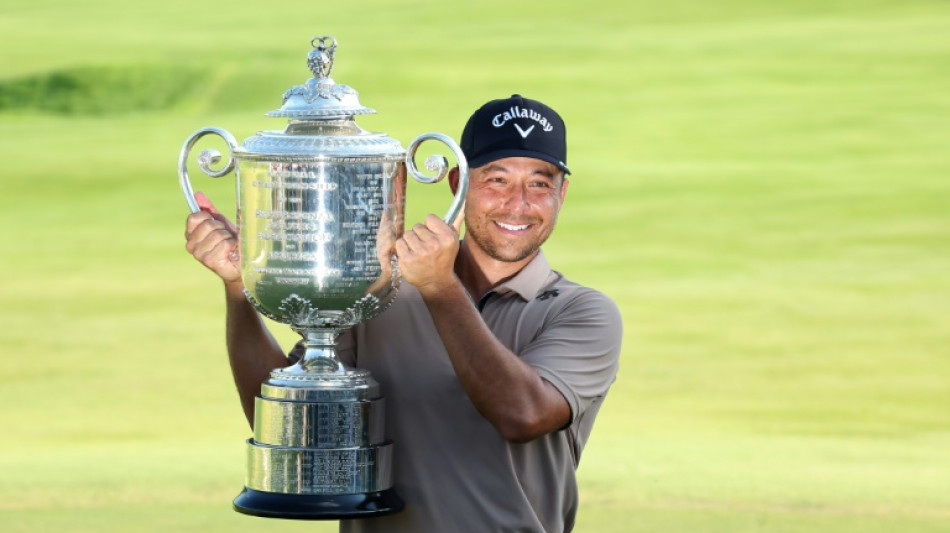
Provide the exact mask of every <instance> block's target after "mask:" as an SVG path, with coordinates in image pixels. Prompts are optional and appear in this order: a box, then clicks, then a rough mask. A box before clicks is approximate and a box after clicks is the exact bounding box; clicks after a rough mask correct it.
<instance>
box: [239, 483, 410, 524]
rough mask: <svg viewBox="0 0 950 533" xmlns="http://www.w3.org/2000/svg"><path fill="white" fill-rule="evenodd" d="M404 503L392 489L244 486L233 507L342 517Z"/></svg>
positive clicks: (270, 514)
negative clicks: (305, 490)
mask: <svg viewBox="0 0 950 533" xmlns="http://www.w3.org/2000/svg"><path fill="white" fill-rule="evenodd" d="M404 506H405V504H404V503H403V501H402V499H400V498H399V496H398V495H397V494H396V491H395V490H393V489H386V490H382V491H379V492H367V493H361V494H335V495H324V494H283V493H277V492H263V491H259V490H254V489H249V488H246V487H245V488H244V490H243V491H241V493H240V494H238V496H237V498H235V499H234V510H235V511H237V512H239V513H244V514H247V515H252V516H260V517H263V518H285V519H289V520H341V519H346V518H370V517H375V516H385V515H388V514H393V513H398V512H399V511H402V509H403V507H404Z"/></svg>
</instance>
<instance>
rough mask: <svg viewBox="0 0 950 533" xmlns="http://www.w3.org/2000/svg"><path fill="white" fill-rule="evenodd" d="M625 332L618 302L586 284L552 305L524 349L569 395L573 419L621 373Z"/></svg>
mask: <svg viewBox="0 0 950 533" xmlns="http://www.w3.org/2000/svg"><path fill="white" fill-rule="evenodd" d="M564 296H568V295H567V294H562V295H561V297H562V298H563V297H564ZM622 337H623V320H622V318H621V316H620V310H619V309H618V308H617V305H616V304H615V303H614V302H613V301H612V300H611V299H610V298H608V297H607V296H605V295H603V294H601V293H599V292H597V291H595V290H593V289H581V290H580V292H579V294H577V295H576V296H575V297H573V298H569V299H568V300H567V301H566V303H565V304H562V305H561V306H560V307H559V308H557V309H554V310H553V312H552V313H551V315H550V316H549V317H548V318H547V319H546V320H545V323H544V324H543V326H542V329H541V331H540V332H539V334H538V336H537V338H536V339H535V340H533V341H532V342H530V343H529V344H528V345H527V346H526V347H525V348H524V349H523V350H522V351H521V353H520V354H519V355H520V356H521V358H522V360H523V361H525V362H526V363H528V364H530V365H531V366H532V367H534V368H535V369H536V370H537V371H538V374H539V375H540V376H541V377H542V378H544V379H545V380H547V381H549V382H550V383H551V384H552V385H554V387H555V388H557V389H558V391H560V393H561V394H562V395H563V396H564V398H565V399H566V400H567V402H568V404H569V405H570V407H571V423H573V422H574V421H576V420H577V419H578V418H579V417H580V416H581V415H583V413H584V412H585V411H586V410H587V408H588V407H590V406H591V405H592V404H593V403H595V402H598V401H599V400H601V399H602V398H603V397H604V396H605V395H606V394H607V390H608V389H609V388H610V385H611V384H612V383H613V382H614V380H615V379H616V376H617V370H618V368H619V360H620V347H621V339H622Z"/></svg>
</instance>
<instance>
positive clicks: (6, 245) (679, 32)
mask: <svg viewBox="0 0 950 533" xmlns="http://www.w3.org/2000/svg"><path fill="white" fill-rule="evenodd" d="M291 15H293V16H291ZM948 24H950V6H948V4H947V3H946V2H943V1H939V0H910V1H903V2H900V1H896V0H893V1H884V0H852V1H843V0H842V1H817V0H815V1H808V0H801V1H782V2H755V1H752V0H728V1H726V0H720V1H716V2H705V3H702V2H687V1H685V0H672V1H667V2H661V3H657V2H633V3H629V2H620V1H595V2H584V3H578V2H545V3H535V2H527V3H511V2H497V1H490V2H478V3H474V2H473V3H470V4H456V3H448V2H445V3H428V2H414V1H409V0H401V1H395V2H393V1H389V2H382V1H378V2H369V1H361V2H355V1H354V2H348V3H341V4H340V5H334V6H333V8H332V9H330V7H329V6H327V5H325V4H315V3H312V2H311V3H304V2H290V3H287V2H285V3H282V4H280V5H279V6H278V5H261V4H255V3H251V2H238V3H236V4H235V3H231V4H220V3H217V2H210V1H206V0H198V1H189V2H180V1H169V2H162V3H160V4H154V5H151V4H150V5H143V6H132V5H131V4H128V3H127V2H125V3H123V2H117V1H101V2H91V3H85V4H83V3H67V2H63V1H62V0H48V1H39V2H38V1H31V2H25V1H15V2H6V3H5V4H4V7H2V8H0V43H2V44H3V45H4V47H3V49H4V53H3V54H0V101H2V105H0V107H2V109H0V161H3V162H4V164H5V167H4V171H5V175H4V179H3V193H2V194H0V227H2V228H3V237H4V238H3V239H0V279H2V280H3V283H0V303H2V305H0V324H2V327H0V350H2V353H3V357H0V424H2V427H3V429H4V430H5V435H4V439H3V443H2V444H0V471H2V472H3V473H2V475H0V524H2V526H0V527H2V529H3V531H5V532H6V531H11V532H19V531H57V532H82V531H97V532H98V531H122V532H124V531H153V530H154V531H163V532H164V531H244V530H247V531H250V530H258V529H261V528H270V529H274V530H279V531H298V530H299V531H303V530H307V531H333V530H334V528H333V526H332V524H311V523H292V522H283V521H278V522H275V521H265V520H261V519H254V518H248V517H244V516H242V515H238V514H236V513H234V512H232V511H231V510H230V499H231V498H233V496H234V495H236V494H237V492H238V491H239V489H240V486H241V483H242V479H243V470H242V469H243V458H242V445H243V439H244V438H246V437H247V435H248V430H247V428H246V424H245V422H244V420H243V416H242V415H241V413H240V412H239V408H238V404H237V401H236V395H235V393H234V391H233V385H232V384H231V382H230V376H229V372H228V368H227V362H226V354H225V353H224V346H223V332H222V330H223V323H222V320H223V318H222V305H221V304H222V298H221V296H222V295H221V290H220V288H219V287H218V285H217V282H216V281H215V279H214V277H213V276H212V275H211V274H210V273H208V272H206V271H204V270H203V269H202V268H200V267H199V266H197V265H196V264H195V263H194V261H193V260H192V259H190V257H189V256H188V255H187V254H186V253H185V252H184V249H183V244H184V240H183V237H182V233H183V220H184V216H185V212H186V207H185V202H184V200H183V198H182V197H181V194H180V191H179V190H178V186H177V176H175V165H176V159H177V156H178V150H179V149H180V147H181V144H182V142H183V141H184V139H185V138H186V137H187V135H189V134H190V133H191V132H192V131H194V130H195V129H197V128H199V127H202V126H206V125H218V126H222V127H225V128H227V129H229V130H230V131H231V132H232V133H234V134H235V135H236V136H237V137H238V138H239V139H243V138H246V137H249V136H251V135H253V134H254V132H256V131H258V130H261V129H275V128H280V127H282V124H283V122H282V121H280V120H277V119H271V118H267V117H264V116H263V113H264V112H266V111H268V110H270V109H273V108H275V107H278V106H279V103H280V100H279V99H280V95H281V94H282V93H283V91H284V90H285V89H287V88H288V87H289V86H290V85H292V84H296V83H300V82H302V81H303V80H305V79H306V78H307V71H306V68H305V66H304V62H303V58H304V54H305V52H306V48H307V46H308V42H309V39H310V38H311V37H312V36H313V35H317V34H326V33H329V34H333V35H335V36H336V37H337V38H338V39H339V41H340V49H339V51H338V54H337V61H338V66H337V68H336V69H335V70H334V78H335V79H336V80H337V81H338V82H341V83H346V84H349V85H352V86H353V87H354V88H356V89H357V90H359V91H360V93H361V99H362V102H363V103H364V104H365V105H368V106H370V107H374V108H376V109H378V110H379V114H378V115H375V116H371V117H364V118H361V119H360V121H359V122H360V124H361V125H363V126H364V127H365V128H367V129H373V130H378V131H385V132H387V133H389V134H390V135H392V136H394V137H396V138H398V139H400V140H402V142H403V144H404V145H405V144H407V143H408V141H409V140H410V139H411V138H412V137H413V136H415V135H416V134H419V133H422V132H424V131H443V132H445V133H448V134H450V135H452V136H454V137H456V138H457V137H458V136H459V133H460V129H461V125H462V124H463V122H464V120H465V118H467V116H468V113H469V112H470V111H471V109H472V108H473V107H474V106H476V105H479V104H480V103H482V102H483V101H484V100H487V99H490V98H496V97H500V96H505V95H506V94H510V93H512V92H520V93H522V94H525V95H526V96H530V97H534V98H538V99H541V100H544V101H546V102H548V103H550V104H551V105H552V106H554V107H555V108H557V109H559V110H561V111H562V113H563V115H564V116H565V118H566V120H567V122H568V124H569V127H570V133H569V138H570V145H571V153H570V159H569V164H570V166H571V168H572V170H573V171H574V175H573V176H572V182H571V186H570V189H569V194H568V201H567V205H566V207H565V210H564V212H563V213H562V215H561V224H560V225H559V228H558V230H557V232H556V233H555V235H554V237H553V238H552V240H551V242H550V243H549V244H548V245H547V246H546V247H545V249H546V253H547V255H548V257H549V259H550V260H551V261H552V263H554V264H555V265H556V266H557V267H558V268H559V269H560V270H562V271H563V272H565V273H566V274H567V275H568V276H569V277H571V278H573V279H576V280H578V281H582V282H585V283H588V284H590V285H593V286H595V287H597V288H599V289H601V290H602V291H604V292H606V293H607V294H610V295H611V296H613V297H614V298H615V299H616V300H617V302H618V304H619V305H620V308H621V311H622V312H623V314H624V319H625V328H626V337H625V345H624V352H623V356H622V361H621V362H622V368H621V373H620V376H619V378H618V381H617V383H616V384H615V385H614V388H613V390H612V392H611V396H610V397H609V398H608V400H607V403H606V405H605V407H604V409H603V410H602V412H601V415H600V419H599V422H598V426H597V428H596V429H595V431H594V434H593V437H592V439H591V441H590V443H589V446H588V448H587V449H586V451H585V454H584V458H583V461H582V463H581V469H580V474H579V475H580V479H581V485H582V486H581V494H582V499H583V504H582V508H581V514H580V518H579V525H578V530H579V531H598V532H600V531H604V532H611V531H616V532H621V531H622V532H627V531H642V532H687V531H688V532H693V531H723V532H726V531H728V532H736V531H742V532H753V531H754V532H770V533H771V532H806V531H808V532H811V531H836V532H837V531H841V532H859V531H860V532H891V531H902V532H909V531H914V532H928V531H944V530H946V529H947V528H948V526H950V511H948V509H950V483H948V482H947V480H950V454H948V453H947V452H946V450H947V449H948V445H950V431H948V429H947V428H948V427H950V409H948V407H947V406H950V387H948V386H947V376H948V375H950V358H948V353H950V352H948V346H950V318H948V317H950V240H948V239H947V235H948V229H950V211H948V209H947V206H948V198H950V181H948V180H947V176H948V175H950V156H948V155H947V154H948V153H950V152H948V148H947V147H948V140H950V138H948V132H950V71H948V70H947V68H946V67H947V60H948V57H950V33H948V32H947V30H946V28H947V27H948ZM50 80H59V81H58V82H56V83H51V82H50ZM63 80H67V81H69V80H72V81H69V83H65V82H64V81H63ZM193 80H200V82H199V83H198V84H197V85H195V84H194V83H193ZM51 86H55V87H56V88H57V90H51V89H49V87H51ZM44 87H45V88H46V89H43V88H44ZM70 87H73V88H74V89H73V90H63V89H69V88H70ZM76 87H78V88H81V90H80V89H76ZM11 88H12V89H11ZM24 88H26V89H28V90H25V89H24ZM11 95H12V96H11ZM10 98H12V99H13V101H14V102H15V103H14V104H13V105H11V104H10V103H9V102H10ZM16 102H19V104H16ZM64 102H65V103H64ZM193 179H194V181H195V186H196V188H199V189H202V190H205V191H207V192H208V193H209V195H210V196H211V197H212V198H214V199H215V200H216V201H217V203H218V204H219V205H221V206H225V210H227V209H228V208H227V206H230V205H233V201H234V200H233V176H229V177H226V178H223V179H221V180H217V181H215V180H211V179H208V178H206V177H204V176H202V175H199V173H198V172H197V171H195V172H193ZM410 189H411V190H410V192H409V195H410V198H409V203H410V211H411V213H410V217H415V218H417V219H421V217H422V216H423V214H424V213H425V212H428V211H436V212H440V213H441V212H442V211H443V210H444V209H445V207H446V206H447V204H448V201H449V199H448V194H447V192H446V191H445V190H444V189H442V188H441V187H433V186H422V185H416V184H413V185H412V186H411V187H410ZM275 333H277V334H278V336H279V337H280V339H281V340H282V342H284V343H287V344H289V343H291V342H292V341H293V335H292V333H291V332H289V330H287V328H284V327H279V326H278V327H275Z"/></svg>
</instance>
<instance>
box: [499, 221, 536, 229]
mask: <svg viewBox="0 0 950 533" xmlns="http://www.w3.org/2000/svg"><path fill="white" fill-rule="evenodd" d="M495 224H498V226H499V227H500V228H501V229H506V230H508V231H524V230H526V229H528V226H530V224H505V223H504V222H498V221H497V220H496V221H495Z"/></svg>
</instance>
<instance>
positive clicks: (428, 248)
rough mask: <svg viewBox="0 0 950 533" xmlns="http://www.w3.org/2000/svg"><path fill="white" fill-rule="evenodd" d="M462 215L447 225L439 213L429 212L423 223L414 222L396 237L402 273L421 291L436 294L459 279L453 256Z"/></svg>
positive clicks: (457, 241)
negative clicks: (407, 229)
mask: <svg viewBox="0 0 950 533" xmlns="http://www.w3.org/2000/svg"><path fill="white" fill-rule="evenodd" d="M462 218H463V217H458V220H456V222H455V223H454V224H453V225H451V226H450V225H448V224H446V223H445V221H443V220H442V219H441V218H439V217H438V216H436V215H429V216H428V217H426V222H425V224H416V225H415V226H413V227H412V229H410V230H409V231H407V232H406V233H405V234H404V235H403V236H402V238H401V239H399V240H398V241H396V256H397V257H399V270H400V272H401V273H402V277H403V279H405V280H406V281H407V282H409V283H411V284H413V285H414V286H415V287H416V288H417V289H419V292H420V293H422V294H423V295H425V294H427V293H428V294H438V293H439V292H440V291H442V290H443V289H445V288H446V287H448V286H451V285H452V284H455V283H458V278H457V277H456V276H455V257H456V256H457V255H458V251H459V230H460V228H461V226H462Z"/></svg>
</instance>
